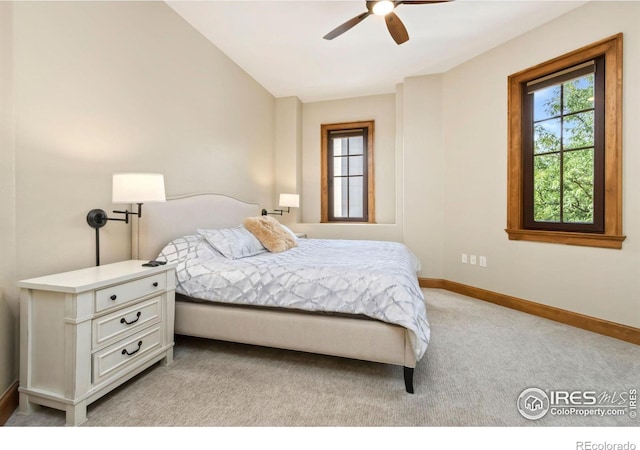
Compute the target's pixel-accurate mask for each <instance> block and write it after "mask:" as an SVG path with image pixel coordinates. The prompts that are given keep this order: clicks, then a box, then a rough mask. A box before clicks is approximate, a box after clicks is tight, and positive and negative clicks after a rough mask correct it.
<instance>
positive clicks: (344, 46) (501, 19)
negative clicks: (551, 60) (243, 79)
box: [167, 0, 586, 102]
mask: <svg viewBox="0 0 640 450" xmlns="http://www.w3.org/2000/svg"><path fill="white" fill-rule="evenodd" d="M584 3H586V2H585V1H559V0H558V1H555V0H550V1H549V0H546V1H545V0H538V1H522V0H520V1H518V0H515V1H509V0H503V1H485V0H454V1H451V2H446V3H437V4H423V5H410V4H400V5H398V6H397V7H396V9H395V14H396V15H397V16H398V17H399V18H400V19H401V20H402V22H403V23H404V25H405V27H406V29H407V31H408V33H409V37H410V39H409V41H407V42H405V43H403V44H402V45H397V44H396V43H395V42H394V40H393V39H392V38H391V36H390V34H389V32H388V31H387V27H386V25H385V20H384V18H383V17H380V16H376V15H370V16H368V17H367V18H366V19H364V20H363V21H362V22H360V23H358V24H357V25H356V26H354V27H353V28H351V29H350V30H348V31H346V32H345V33H344V34H342V35H340V36H338V37H336V38H335V39H333V40H325V39H323V36H324V35H326V34H327V33H328V32H329V31H331V30H333V29H334V28H335V27H337V26H338V25H340V24H342V23H344V22H346V21H347V20H349V19H351V18H353V17H355V16H358V15H359V14H361V13H363V12H365V11H367V6H366V2H365V1H362V0H357V1H326V0H324V1H305V0H281V1H271V0H262V1H245V0H240V1H238V0H235V1H220V0H216V1H168V2H167V4H168V5H169V6H170V7H171V8H173V9H174V10H175V11H176V12H177V13H178V14H179V15H180V16H182V17H183V18H184V19H185V20H186V21H187V22H189V23H190V24H191V25H192V26H193V27H194V28H195V29H196V30H198V31H199V32H200V33H202V34H203V35H204V36H205V37H206V38H207V39H209V40H210V41H211V42H212V43H213V44H214V45H216V46H217V47H218V48H219V49H220V50H222V51H223V52H224V53H225V54H227V55H228V56H229V57H230V58H231V59H232V60H233V61H234V62H235V63H236V64H238V65H239V66H240V67H242V68H243V69H244V70H245V71H246V72H247V73H249V75H251V76H252V77H253V78H254V79H256V80H257V81H258V82H259V83H260V84H261V85H262V86H264V87H265V88H266V89H267V90H268V91H269V92H271V93H272V94H273V95H274V96H276V97H288V96H297V97H299V98H300V99H301V100H302V101H303V102H312V101H321V100H328V99H336V98H347V97H354V96H360V95H372V94H380V93H389V92H394V91H395V86H396V84H397V83H400V82H402V81H403V80H404V79H405V78H407V77H411V76H417V75H425V74H433V73H440V72H444V71H447V70H449V69H451V68H452V67H455V66H456V65H458V64H460V63H462V62H464V61H466V60H468V59H470V58H473V57H474V56H477V55H479V54H481V53H484V52H486V51H487V50H490V49H491V48H494V47H496V46H498V45H500V44H502V43H503V42H506V41H508V40H510V39H513V38H514V37H516V36H518V35H520V34H523V33H525V32H527V31H529V30H531V29H533V28H535V27H538V26H540V25H542V24H543V23H545V22H548V21H550V20H552V19H554V18H555V17H558V16H560V15H562V14H565V13H566V12H568V11H570V10H572V9H574V8H577V7H579V6H581V5H583V4H584Z"/></svg>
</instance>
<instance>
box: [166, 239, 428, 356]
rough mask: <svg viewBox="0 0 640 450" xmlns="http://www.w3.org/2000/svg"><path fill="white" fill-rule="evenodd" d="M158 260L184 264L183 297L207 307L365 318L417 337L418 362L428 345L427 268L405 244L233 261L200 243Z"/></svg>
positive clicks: (317, 248)
mask: <svg viewBox="0 0 640 450" xmlns="http://www.w3.org/2000/svg"><path fill="white" fill-rule="evenodd" d="M157 259H159V260H167V261H170V262H173V261H176V262H178V266H177V268H176V274H177V287H176V292H178V293H180V294H183V295H186V296H189V297H193V298H196V299H200V300H209V301H215V302H224V303H233V304H243V305H254V306H272V307H279V308H288V309H299V310H304V311H316V312H317V311H321V312H334V313H346V314H356V315H365V316H367V317H370V318H373V319H377V320H380V321H383V322H388V323H392V324H396V325H400V326H402V327H404V328H406V329H408V330H409V331H410V338H411V344H412V346H413V351H414V353H415V356H416V360H419V359H420V358H422V356H423V355H424V353H425V351H426V349H427V344H428V342H429V335H430V329H429V323H428V321H427V315H426V307H425V302H424V296H423V295H422V291H421V289H420V287H419V285H418V280H417V277H416V271H417V270H419V268H420V263H419V261H418V259H417V258H416V257H415V255H414V254H413V253H412V252H411V251H410V250H409V249H408V248H407V247H406V246H405V245H403V244H399V243H395V242H383V241H359V240H358V241H356V240H334V239H331V240H325V239H300V240H299V241H298V246H297V247H295V248H293V249H291V250H288V251H285V252H282V253H270V252H265V253H261V254H259V255H256V256H250V257H245V258H241V259H233V260H232V259H228V258H225V257H224V256H222V255H221V254H220V253H218V252H217V251H216V250H215V249H214V248H213V247H212V246H210V245H209V244H208V243H207V241H206V240H205V239H204V238H203V237H201V236H199V235H192V236H183V237H180V238H178V239H176V240H174V241H172V242H170V243H169V244H167V246H166V247H165V248H164V249H163V250H162V252H161V253H160V255H159V256H158V258H157Z"/></svg>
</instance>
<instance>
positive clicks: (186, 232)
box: [132, 194, 429, 393]
mask: <svg viewBox="0 0 640 450" xmlns="http://www.w3.org/2000/svg"><path fill="white" fill-rule="evenodd" d="M260 210H261V208H260V207H259V205H257V204H255V203H248V202H244V201H240V200H237V199H235V198H233V197H229V196H225V195H219V194H196V195H188V196H182V197H174V198H170V199H168V200H167V202H166V203H147V204H145V207H144V215H143V216H142V217H141V218H140V220H138V221H136V222H134V226H133V228H132V233H133V234H132V241H133V245H132V248H133V256H134V258H137V259H147V260H153V259H168V258H169V259H172V260H176V261H178V262H179V264H178V268H177V279H178V286H177V288H176V312H175V333H176V334H178V335H186V336H195V337H201V338H208V339H217V340H223V341H230V342H238V343H244V344H252V345H259V346H267V347H275V348H282V349H288V350H296V351H303V352H309V353H318V354H325V355H331V356H338V357H345V358H352V359H359V360H365V361H372V362H377V363H385V364H393V365H398V366H402V367H403V368H404V370H403V371H404V382H405V383H404V384H405V389H406V391H407V392H409V393H413V392H414V385H413V375H414V369H415V367H416V363H417V361H419V360H420V359H421V358H422V356H423V355H424V352H425V350H426V346H427V344H428V340H429V325H428V322H427V318H426V309H425V307H424V299H423V298H422V292H421V291H420V288H419V286H418V282H417V278H416V276H415V268H414V271H413V273H412V274H411V275H410V276H405V277H404V279H403V281H402V282H401V283H400V282H398V283H394V284H398V285H400V288H401V291H402V292H403V294H402V295H403V296H404V297H407V296H409V295H410V296H411V299H409V298H408V297H407V298H405V299H404V300H403V301H397V302H396V301H394V300H393V299H391V300H389V299H387V298H386V297H385V296H390V294H388V293H387V292H392V288H391V287H390V286H387V287H377V288H375V289H373V288H372V290H375V291H376V294H375V295H376V298H377V299H378V300H377V301H378V305H377V307H368V309H367V308H365V309H362V308H361V307H359V306H358V307H354V306H353V305H349V306H346V307H341V306H338V307H337V308H332V309H331V310H330V311H325V310H324V309H323V308H324V307H323V306H318V303H319V302H318V301H316V300H317V299H316V298H315V297H314V296H316V294H317V292H318V291H329V290H331V293H330V295H331V298H333V299H334V300H336V301H335V302H334V301H331V303H336V304H343V303H344V302H339V301H337V300H339V299H340V298H342V297H344V298H350V295H351V294H349V293H348V292H347V291H346V290H344V289H346V288H344V286H343V287H340V288H336V287H335V286H333V285H331V286H329V287H328V288H326V289H325V287H326V286H325V287H322V286H320V287H318V286H316V285H314V284H312V283H316V282H317V280H321V279H323V280H327V279H332V278H336V277H334V276H332V275H331V274H335V273H337V272H335V271H336V270H338V271H341V270H343V271H345V270H351V269H348V268H346V266H345V268H341V267H339V268H337V269H336V268H325V267H324V264H323V263H322V260H323V259H324V260H326V258H325V257H324V256H323V254H322V252H323V251H326V250H327V248H328V246H330V245H336V246H337V247H336V248H337V249H338V250H336V249H331V250H330V251H331V252H334V251H340V248H342V247H345V250H344V251H345V252H346V253H347V254H348V253H351V254H353V253H354V251H353V249H351V248H350V247H351V244H354V245H360V246H365V247H367V246H368V249H367V250H366V254H367V255H368V256H366V258H365V259H363V260H362V264H361V265H362V269H363V270H362V271H361V272H366V271H370V270H373V268H375V266H376V263H373V265H371V264H370V265H369V266H366V265H365V264H364V262H366V261H368V262H369V263H371V260H372V259H373V258H374V257H375V253H376V248H377V247H375V246H377V245H379V244H380V245H387V246H389V247H388V248H384V249H382V250H383V252H384V253H383V254H384V255H387V252H391V253H388V254H389V255H391V254H394V255H396V253H397V258H395V257H385V258H383V259H390V260H393V259H394V258H395V259H397V260H398V261H400V262H399V263H398V264H400V265H402V264H404V265H406V264H409V265H410V264H412V263H411V262H405V261H402V260H404V259H406V258H412V257H413V258H415V256H413V254H412V253H411V252H407V253H403V252H402V248H404V246H403V245H402V244H396V243H375V242H372V241H362V242H360V241H339V240H326V241H325V240H316V239H300V240H299V241H298V242H297V245H296V248H294V249H291V250H287V251H285V252H281V253H271V252H268V251H265V252H264V253H262V254H259V255H256V256H251V257H248V258H240V259H238V260H235V261H236V262H238V264H240V267H241V269H238V270H240V271H241V272H243V273H245V274H247V273H248V274H249V275H248V278H250V279H253V280H254V281H252V282H256V283H257V285H259V288H258V287H255V286H254V287H253V288H247V285H246V280H245V287H244V288H242V289H241V290H242V291H244V293H245V294H246V293H249V294H251V295H250V296H249V297H250V300H248V301H244V300H239V299H240V298H241V297H242V296H240V295H238V296H236V295H235V294H234V291H233V289H239V288H236V287H235V285H234V286H225V287H226V288H228V289H227V290H226V291H224V290H223V291H218V293H217V294H212V293H211V292H213V291H212V289H213V288H215V287H216V286H217V284H220V282H219V281H215V280H211V279H210V278H209V277H210V276H216V275H219V274H221V273H225V274H227V278H228V279H230V278H233V279H237V278H238V277H239V276H238V275H237V273H236V272H233V273H232V272H228V271H227V265H228V264H230V263H231V261H228V260H225V258H217V259H216V258H209V256H206V258H205V257H204V256H202V255H203V254H206V253H207V252H209V251H210V248H209V245H208V244H209V243H208V242H207V241H206V240H204V238H203V236H202V235H200V234H198V230H201V231H203V230H218V229H230V228H235V227H238V225H239V224H242V223H243V221H244V220H245V219H246V218H247V217H255V216H259V215H260ZM378 250H380V249H378ZM355 252H356V253H358V252H359V253H362V252H365V250H364V247H363V249H360V250H356V251H355ZM394 252H396V253H394ZM304 253H307V254H308V255H311V258H312V260H313V258H314V257H315V260H313V261H312V262H311V263H309V262H308V261H307V262H304V263H302V262H301V263H300V264H306V265H305V266H300V267H298V266H296V264H298V262H297V261H298V260H297V259H296V258H297V255H299V254H300V255H302V254H304ZM187 254H188V255H189V256H185V255H187ZM351 257H353V255H352V256H351ZM199 259H203V261H199ZM301 261H302V260H301ZM305 261H306V260H305ZM236 262H234V264H235V263H236ZM415 262H416V264H419V263H418V262H417V260H416V261H415ZM221 264H223V265H222V266H221ZM345 264H347V263H345ZM416 268H417V267H416ZM285 269H287V270H288V269H291V271H290V273H289V275H285V274H283V271H284V270H285ZM311 269H313V270H311ZM325 270H330V271H333V272H323V271H325ZM384 270H385V272H380V273H379V274H378V275H377V278H378V279H379V282H380V283H382V282H383V280H382V279H383V278H385V277H386V276H387V275H385V273H386V272H389V275H388V276H392V274H391V272H393V271H394V270H396V269H389V270H387V269H384ZM291 272H293V273H294V275H292V274H291ZM298 273H305V276H304V280H303V279H294V280H291V278H292V277H294V276H297V274H298ZM310 273H311V274H312V275H310V277H311V278H314V279H315V280H316V281H313V280H311V279H309V277H308V276H307V275H306V274H310ZM263 274H267V275H264V276H267V277H268V278H269V282H264V281H260V279H259V278H255V277H259V276H263ZM285 276H286V281H283V280H285V278H283V277H285ZM360 276H364V275H363V274H362V273H361V274H360ZM252 277H254V278H252ZM409 278H411V279H409ZM274 280H275V282H274ZM227 281H228V280H225V281H224V284H225V285H226V284H227ZM362 283H363V282H359V283H355V282H354V283H351V282H349V283H347V284H349V285H351V284H353V285H360V286H363V284H362ZM366 283H369V284H370V283H371V282H370V281H368V282H366ZM274 286H276V287H274ZM309 286H312V287H311V288H310V287H309ZM210 288H212V289H210ZM310 289H311V290H310ZM405 291H406V292H409V291H410V293H409V294H406V295H405V294H404V293H405ZM220 292H224V294H220ZM262 294H264V295H266V296H267V297H266V298H268V300H267V303H268V304H267V305H266V306H265V305H264V304H263V303H260V299H259V298H257V297H259V296H260V295H262ZM325 294H326V293H325ZM220 295H222V296H224V297H225V298H224V299H222V298H220ZM353 295H354V296H360V294H353ZM362 295H364V293H363V294H362ZM208 297H209V298H208ZM325 297H326V295H325ZM380 299H382V300H380ZM258 303H260V304H258ZM409 303H411V305H409ZM354 304H355V303H354ZM340 308H342V309H340ZM345 308H346V309H345Z"/></svg>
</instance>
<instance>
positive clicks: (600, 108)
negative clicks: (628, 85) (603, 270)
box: [507, 35, 624, 248]
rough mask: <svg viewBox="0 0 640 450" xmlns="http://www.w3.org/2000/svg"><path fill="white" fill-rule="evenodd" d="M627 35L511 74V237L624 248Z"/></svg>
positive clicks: (509, 207) (509, 231) (509, 213)
mask: <svg viewBox="0 0 640 450" xmlns="http://www.w3.org/2000/svg"><path fill="white" fill-rule="evenodd" d="M621 64H622V35H617V36H614V37H612V38H610V39H606V40H604V41H601V42H598V43H596V44H593V45H591V46H588V47H585V48H583V49H580V50H577V51H575V52H572V53H570V54H568V55H564V56H562V57H559V58H556V59H554V60H551V61H548V62H546V63H543V64H540V65H538V66H535V67H533V68H531V69H527V70H525V71H522V72H519V73H517V74H514V75H512V76H510V77H509V155H508V156H509V161H508V165H509V173H508V175H509V179H508V184H509V192H508V219H507V221H508V223H507V232H508V233H509V238H510V239H522V240H533V241H543V242H555V243H565V244H575V245H588V246H597V247H611V248H621V246H622V240H624V236H622V179H621V171H622V149H621V147H622V140H621V138H622V108H621V102H622V70H621Z"/></svg>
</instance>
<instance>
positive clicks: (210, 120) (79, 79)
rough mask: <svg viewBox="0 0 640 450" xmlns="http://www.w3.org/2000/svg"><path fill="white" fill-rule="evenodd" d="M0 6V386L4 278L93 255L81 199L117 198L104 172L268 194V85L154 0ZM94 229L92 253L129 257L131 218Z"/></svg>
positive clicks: (5, 379) (180, 188)
mask: <svg viewBox="0 0 640 450" xmlns="http://www.w3.org/2000/svg"><path fill="white" fill-rule="evenodd" d="M0 6H1V7H2V9H1V10H0V11H2V13H3V14H2V16H1V17H2V23H1V24H0V25H1V26H0V30H1V31H0V32H1V33H2V35H0V42H1V45H2V50H3V52H2V59H1V62H2V72H1V73H2V90H1V91H0V94H1V98H0V100H2V105H3V109H2V155H1V158H2V159H1V160H0V162H1V163H2V165H1V167H2V168H1V169H0V170H2V173H0V183H1V184H0V188H1V190H0V200H1V201H2V211H3V217H2V219H0V236H1V239H2V242H1V244H2V246H3V248H2V258H0V269H2V277H1V279H0V281H1V283H2V284H1V285H0V289H1V290H0V292H2V294H0V366H1V367H2V370H0V393H2V392H3V391H4V390H5V389H6V388H7V387H8V386H9V385H10V384H11V383H12V382H13V381H14V380H15V379H16V378H17V375H18V371H17V364H16V363H17V355H15V352H14V348H15V347H14V343H15V339H14V338H13V336H12V334H13V335H14V336H15V330H14V331H12V330H11V326H12V325H15V328H16V329H17V322H16V320H17V309H18V299H17V296H16V293H15V288H14V286H15V282H16V280H19V279H23V278H27V277H32V276H39V275H44V274H47V273H52V272H59V271H64V270H71V269H76V268H81V267H87V266H91V265H93V264H94V263H95V258H94V237H95V234H94V230H93V229H92V228H90V227H89V226H88V225H87V223H86V214H87V212H88V211H89V210H91V209H93V208H102V209H104V210H106V211H107V212H109V213H110V212H111V211H112V210H113V209H119V207H122V206H126V205H113V204H112V203H111V193H110V190H111V175H112V174H113V173H114V172H118V171H149V172H160V173H163V174H164V175H165V182H166V191H167V195H168V196H172V195H180V194H184V193H189V192H194V191H208V192H219V193H225V194H230V195H233V196H236V197H238V198H240V199H244V200H250V201H258V202H260V203H262V204H265V205H267V204H270V202H271V201H272V197H273V194H272V192H273V186H274V170H273V167H274V139H275V137H274V128H275V99H274V98H273V96H272V95H271V94H269V93H268V92H267V91H265V90H264V89H263V88H262V87H261V86H260V85H259V84H258V83H256V82H255V81H254V80H253V79H252V78H250V77H249V76H248V75H247V74H246V73H245V72H243V71H242V70H241V69H240V68H239V67H238V66H237V65H235V64H234V63H233V62H232V61H231V60H230V59H229V58H228V57H227V56H226V55H224V54H223V53H221V52H220V51H219V50H218V49H217V48H216V47H214V46H213V45H211V44H210V43H209V42H208V41H207V40H206V39H205V38H204V37H202V36H201V35H200V34H199V33H198V32H196V31H195V30H194V29H193V28H192V27H191V26H189V25H188V24H187V23H186V22H184V21H183V20H182V19H181V18H180V17H179V16H178V15H177V14H175V12H173V10H171V9H170V8H169V7H168V6H167V5H166V4H164V3H163V2H70V3H66V2H42V3H32V2H16V3H13V4H9V3H6V2H0ZM11 7H12V9H13V11H12V14H10V15H8V16H7V15H6V14H5V11H6V10H7V9H11ZM8 25H9V27H8ZM11 28H12V32H11V31H9V30H10V29H11ZM7 48H8V49H9V50H11V51H12V53H13V55H12V57H13V59H12V57H11V55H6V50H7ZM6 62H9V63H10V64H12V68H13V71H11V70H10V69H11V67H7V66H6V65H5V63H6ZM11 74H13V86H12V88H11V89H9V90H8V92H7V89H6V85H5V80H6V79H7V77H10V75H11ZM7 98H9V99H11V98H13V105H14V112H13V113H9V114H8V115H9V117H7V112H6V111H5V102H4V100H5V99H7ZM12 124H14V125H12ZM7 128H8V129H7ZM12 136H14V138H12ZM11 142H13V144H11ZM7 143H8V144H9V145H8V148H7V149H5V147H7V145H6V144H7ZM14 155H15V184H14V183H13V181H12V180H13V178H12V170H11V167H12V166H13V161H14ZM14 204H15V210H16V211H15V214H13V213H12V209H13V205H14ZM143 214H144V207H143ZM14 223H15V227H14ZM100 233H101V236H100V238H101V253H102V262H103V263H108V262H113V261H118V260H123V259H127V258H129V257H130V235H129V233H130V226H126V225H125V224H124V223H120V222H111V223H109V224H108V225H107V226H105V227H104V228H102V229H101V231H100ZM5 245H6V247H5ZM13 246H15V251H14V250H13V248H14V247H13ZM5 249H6V250H5ZM5 325H8V326H7V327H6V328H5ZM5 368H9V370H6V369H5Z"/></svg>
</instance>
